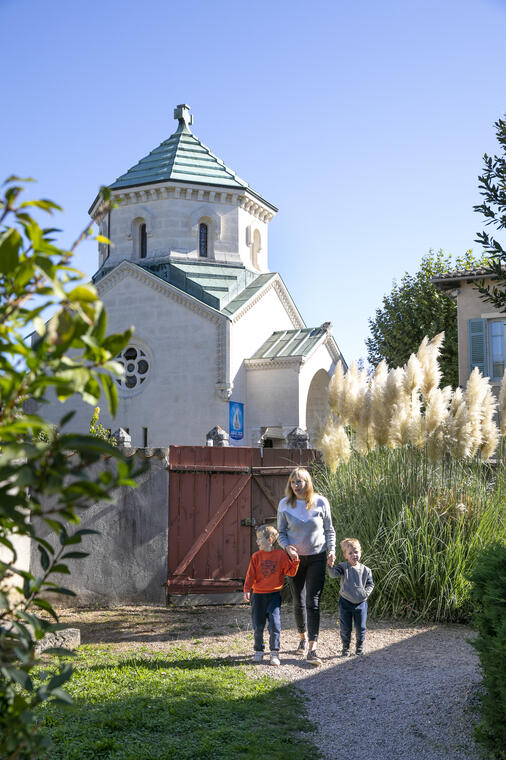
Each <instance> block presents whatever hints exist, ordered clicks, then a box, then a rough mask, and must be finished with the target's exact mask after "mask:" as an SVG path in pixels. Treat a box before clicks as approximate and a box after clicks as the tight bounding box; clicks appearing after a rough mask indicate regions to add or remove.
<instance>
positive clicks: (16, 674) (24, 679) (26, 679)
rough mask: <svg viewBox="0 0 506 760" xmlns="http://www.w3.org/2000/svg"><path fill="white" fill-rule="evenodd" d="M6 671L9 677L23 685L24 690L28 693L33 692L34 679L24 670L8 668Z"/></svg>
mask: <svg viewBox="0 0 506 760" xmlns="http://www.w3.org/2000/svg"><path fill="white" fill-rule="evenodd" d="M5 671H7V673H8V675H9V677H10V678H11V679H12V680H13V681H16V682H17V683H19V684H21V686H22V687H23V689H26V691H33V683H32V679H31V678H30V676H29V675H28V673H25V671H24V670H20V669H19V668H12V667H10V666H7V667H6V668H5Z"/></svg>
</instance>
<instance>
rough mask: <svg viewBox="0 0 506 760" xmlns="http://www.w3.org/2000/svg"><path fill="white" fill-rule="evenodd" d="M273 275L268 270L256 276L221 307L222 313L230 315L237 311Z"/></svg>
mask: <svg viewBox="0 0 506 760" xmlns="http://www.w3.org/2000/svg"><path fill="white" fill-rule="evenodd" d="M275 276H276V272H268V273H267V274H260V275H258V277H256V278H255V279H254V280H253V281H252V282H251V283H250V284H249V285H247V286H246V287H245V288H244V290H242V291H241V292H240V293H239V294H238V295H236V296H235V298H233V299H232V300H231V301H229V303H228V304H227V305H226V306H225V307H223V308H222V309H221V311H222V312H223V314H226V315H227V316H229V317H231V316H232V314H235V312H236V311H238V310H239V309H240V308H241V306H244V304H245V303H247V301H249V300H250V298H253V296H254V295H255V293H257V292H258V291H259V290H261V288H263V286H264V285H265V284H266V283H267V282H269V280H271V279H272V278H273V277H275Z"/></svg>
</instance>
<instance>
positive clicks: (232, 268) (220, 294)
mask: <svg viewBox="0 0 506 760" xmlns="http://www.w3.org/2000/svg"><path fill="white" fill-rule="evenodd" d="M136 266H140V267H141V268H142V269H145V270H146V271H148V272H151V274H154V275H156V276H157V277H160V279H162V280H164V281H165V282H169V283H170V284H171V285H174V286H175V287H176V288H179V290H182V291H183V292H184V293H188V295H190V296H193V297H194V298H197V299H198V300H199V301H202V303H205V304H207V306H211V307H212V308H213V309H216V310H217V311H221V312H222V313H223V314H225V315H226V316H231V315H232V314H234V312H236V311H237V310H238V309H239V308H240V307H241V306H242V305H243V304H244V303H246V301H249V299H250V298H252V296H253V295H254V294H255V293H256V292H258V291H259V290H260V288H262V287H263V286H264V285H265V283H266V282H268V281H269V280H270V279H271V278H272V277H275V272H269V273H268V274H260V275H259V274H258V272H252V271H251V270H250V269H246V267H244V266H240V265H234V264H205V263H200V262H181V263H180V262H178V263H177V264H174V263H172V262H171V261H164V262H159V263H152V264H150V263H144V262H142V263H140V262H136ZM114 268H115V267H103V268H102V269H99V271H98V272H97V273H96V274H95V275H94V277H93V281H94V282H95V283H96V282H99V281H100V280H101V279H102V278H103V277H105V275H107V274H108V273H109V272H111V271H112V270H113V269H114Z"/></svg>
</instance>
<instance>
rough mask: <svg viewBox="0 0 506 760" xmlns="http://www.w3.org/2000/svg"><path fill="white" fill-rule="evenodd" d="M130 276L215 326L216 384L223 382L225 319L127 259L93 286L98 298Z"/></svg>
mask: <svg viewBox="0 0 506 760" xmlns="http://www.w3.org/2000/svg"><path fill="white" fill-rule="evenodd" d="M127 277H128V278H132V279H134V280H139V282H142V283H143V284H144V285H146V286H147V287H149V288H151V290H154V291H155V292H156V293H160V294H161V295H162V296H165V298H169V299H170V300H171V301H175V302H176V303H178V304H180V305H181V306H184V307H185V308H186V309H189V310H190V311H193V312H195V313H196V314H199V315H200V316H201V317H203V318H204V319H207V320H208V321H209V322H212V323H213V324H215V325H216V328H217V329H216V383H217V384H223V383H227V372H226V362H227V357H226V343H227V332H226V331H227V323H228V321H229V320H228V318H227V317H226V316H225V315H223V314H220V313H219V312H217V311H216V310H215V309H212V308H211V307H210V306H206V305H205V304H203V303H201V302H200V301H198V300H197V299H196V298H194V297H193V296H190V295H188V294H187V293H183V291H181V290H179V289H178V288H176V287H175V286H174V285H171V284H170V283H169V282H165V280H161V279H160V278H159V277H157V276H156V275H154V274H151V272H148V271H146V270H145V269H143V268H142V267H139V266H137V265H136V264H132V263H131V262H130V261H126V260H125V261H122V262H121V264H118V266H116V267H115V268H114V269H113V270H112V271H111V272H109V273H108V274H106V275H105V276H104V277H103V279H102V280H100V281H99V282H98V283H97V285H96V288H97V292H98V294H99V296H100V297H101V298H103V296H104V295H106V294H107V293H108V292H109V291H110V290H112V289H113V288H114V287H116V285H118V283H120V282H121V281H122V280H125V279H126V278H127Z"/></svg>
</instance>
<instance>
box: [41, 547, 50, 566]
mask: <svg viewBox="0 0 506 760" xmlns="http://www.w3.org/2000/svg"><path fill="white" fill-rule="evenodd" d="M38 549H39V554H40V564H41V565H42V569H43V570H44V571H46V570H47V569H48V567H49V565H50V564H51V560H50V558H49V554H48V553H47V551H46V550H45V549H44V547H43V546H39V547H38Z"/></svg>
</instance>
